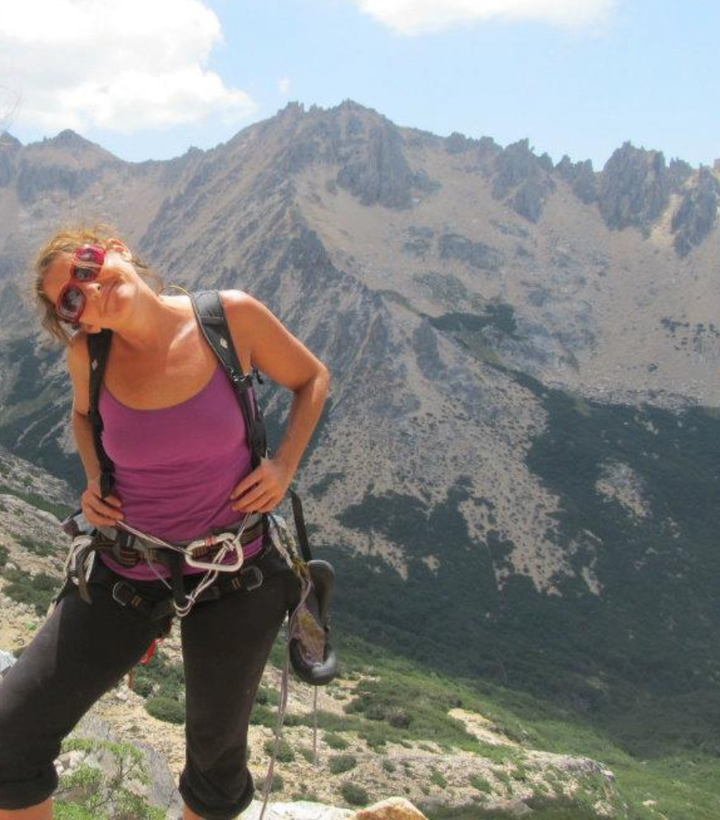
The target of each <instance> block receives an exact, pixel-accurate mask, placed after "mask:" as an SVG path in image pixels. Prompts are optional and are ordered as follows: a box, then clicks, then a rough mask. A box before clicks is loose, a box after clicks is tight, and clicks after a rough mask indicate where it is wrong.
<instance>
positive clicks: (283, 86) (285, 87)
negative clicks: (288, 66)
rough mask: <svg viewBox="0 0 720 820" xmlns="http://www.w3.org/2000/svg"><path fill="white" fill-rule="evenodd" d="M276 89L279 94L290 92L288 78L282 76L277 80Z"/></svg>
mask: <svg viewBox="0 0 720 820" xmlns="http://www.w3.org/2000/svg"><path fill="white" fill-rule="evenodd" d="M278 91H279V92H280V93H281V94H289V93H290V80H289V79H288V78H287V77H283V79H282V80H278Z"/></svg>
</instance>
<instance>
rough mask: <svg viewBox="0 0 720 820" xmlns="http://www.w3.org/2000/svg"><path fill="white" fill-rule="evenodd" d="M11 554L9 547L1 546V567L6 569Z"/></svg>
mask: <svg viewBox="0 0 720 820" xmlns="http://www.w3.org/2000/svg"><path fill="white" fill-rule="evenodd" d="M9 555H10V553H9V552H8V548H7V547H3V546H0V567H4V566H5V564H7V559H8V556H9Z"/></svg>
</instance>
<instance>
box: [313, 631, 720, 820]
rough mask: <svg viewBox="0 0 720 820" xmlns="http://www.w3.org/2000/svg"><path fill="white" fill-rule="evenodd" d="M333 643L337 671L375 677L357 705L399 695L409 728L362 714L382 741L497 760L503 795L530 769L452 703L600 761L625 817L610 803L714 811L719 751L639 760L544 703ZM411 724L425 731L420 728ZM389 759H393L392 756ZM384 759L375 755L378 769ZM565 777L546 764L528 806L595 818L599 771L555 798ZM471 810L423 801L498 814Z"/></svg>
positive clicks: (650, 816)
mask: <svg viewBox="0 0 720 820" xmlns="http://www.w3.org/2000/svg"><path fill="white" fill-rule="evenodd" d="M338 645H339V646H341V647H342V653H343V661H344V664H345V668H347V669H348V670H349V671H353V672H358V673H361V674H365V675H371V676H372V678H373V679H365V680H361V681H360V683H359V684H358V688H357V697H358V698H359V699H361V700H362V701H364V702H365V703H368V701H372V700H373V699H376V700H377V702H376V704H375V707H374V709H373V710H372V711H373V712H375V711H379V712H382V710H383V709H385V708H387V706H388V705H389V704H391V703H394V702H395V700H394V698H399V697H402V698H403V700H404V701H405V704H406V708H407V709H408V711H409V714H410V715H411V718H412V720H411V727H412V728H411V729H410V730H402V729H397V728H394V727H391V726H389V724H387V723H386V722H385V721H367V719H365V721H366V722H367V723H369V724H370V725H380V726H384V727H385V730H384V731H385V733H386V739H387V741H388V742H393V743H399V744H400V745H406V746H408V748H410V747H411V746H412V744H411V743H409V742H408V738H410V737H415V742H416V745H417V743H418V742H419V739H420V738H423V737H424V739H425V740H427V739H432V740H433V741H434V742H436V743H441V744H442V745H446V746H449V747H450V748H451V749H463V750H467V751H474V752H476V753H478V754H480V755H482V756H484V757H486V759H488V760H489V761H491V762H492V763H493V764H495V766H496V767H498V768H495V769H494V777H495V778H497V779H498V780H499V781H501V782H502V783H504V785H505V787H506V788H507V790H508V793H510V792H511V790H513V789H517V788H519V785H520V784H523V787H524V784H526V783H527V782H528V780H529V779H530V774H529V764H528V763H527V762H526V761H525V757H524V751H523V749H519V748H516V747H512V746H493V745H490V744H487V743H482V742H480V741H478V740H476V739H475V738H474V737H472V736H470V735H468V734H467V732H465V730H464V727H463V725H462V724H461V723H460V722H458V721H454V720H452V719H450V718H448V716H447V712H448V711H449V710H450V709H452V708H457V707H459V708H462V709H465V710H468V711H470V712H476V713H479V714H481V715H483V717H485V718H486V719H488V720H489V721H490V722H491V723H492V724H493V725H494V726H495V727H496V731H498V732H499V733H501V734H503V735H505V736H506V737H508V738H509V739H511V740H515V741H517V742H520V743H522V744H523V745H525V746H526V747H528V748H534V749H541V750H545V751H548V752H554V753H557V754H569V755H573V756H577V757H590V758H592V759H594V760H596V761H599V762H600V764H601V765H602V766H603V767H607V769H608V770H610V771H612V772H613V774H614V776H615V781H614V783H613V784H612V785H613V788H614V790H615V792H616V793H617V794H618V795H619V797H620V799H621V800H622V801H624V802H625V803H626V804H627V806H628V809H627V814H626V815H625V814H623V813H622V812H620V810H619V809H618V816H619V817H623V818H624V817H627V818H628V820H657V816H658V815H657V814H655V813H653V812H651V811H650V810H649V809H648V808H646V807H645V806H644V805H643V803H644V801H646V800H654V801H656V802H657V806H656V807H655V808H656V809H657V811H658V812H661V813H662V814H664V815H665V816H666V817H668V818H669V820H715V818H716V817H718V816H720V793H718V790H717V782H719V781H720V760H718V758H717V757H714V756H711V755H708V754H707V753H703V752H702V751H696V752H695V753H694V754H689V753H688V754H676V755H672V756H668V757H656V758H650V759H646V758H642V757H639V756H637V755H633V754H630V753H629V752H628V751H627V750H625V749H624V748H623V747H622V745H621V744H619V743H618V742H617V740H616V738H615V737H614V736H613V734H612V733H609V732H607V731H606V730H603V729H601V728H598V727H595V726H593V725H592V723H591V722H589V721H588V720H587V719H583V718H582V717H579V716H578V715H576V714H574V713H573V712H572V711H570V710H568V709H565V708H563V707H560V706H558V705H557V704H554V703H552V702H550V701H544V700H540V699H538V698H535V697H534V696H532V695H529V694H527V693H523V692H518V691H512V690H510V689H508V688H506V687H500V686H496V685H494V684H493V683H490V682H487V681H486V682H479V681H474V680H469V679H468V680H466V681H465V682H462V681H460V680H454V679H451V678H448V677H444V676H441V675H439V674H437V673H433V672H431V671H428V670H426V669H423V668H421V667H420V666H417V665H415V664H413V663H412V662H409V661H407V660H405V659H403V658H401V657H399V656H398V655H397V654H391V653H387V652H384V651H383V650H382V649H381V648H378V647H377V646H376V645H372V644H368V643H366V642H364V641H361V640H358V639H356V638H351V637H345V638H343V637H342V636H340V640H339V644H338ZM398 693H401V695H400V694H398ZM368 705H369V704H368ZM344 720H345V721H347V723H346V724H345V727H344V728H345V730H350V729H352V730H353V731H361V726H362V720H363V717H362V712H357V711H352V712H351V714H349V715H347V716H346V717H345V718H344ZM342 721H343V718H342V716H329V715H328V716H321V722H327V723H333V724H334V728H335V729H336V730H337V731H342V730H343V727H342V726H341V722H342ZM419 726H424V727H425V728H424V729H423V730H422V731H421V730H420V729H419V728H418V727H419ZM387 762H388V763H390V764H391V765H393V763H392V761H387ZM385 763H386V761H383V767H384V768H385ZM508 763H510V764H512V765H511V767H510V768H509V769H507V770H503V769H501V768H499V767H500V766H505V767H507V764H508ZM401 765H402V767H403V768H404V770H405V776H406V777H413V776H414V775H413V771H412V767H411V765H410V764H409V763H408V762H407V761H402V763H401ZM566 779H567V776H566V775H564V774H563V773H562V772H560V771H558V772H556V773H553V771H552V770H550V771H549V772H548V774H547V777H546V780H547V783H548V784H549V785H550V786H551V787H552V793H551V794H550V796H548V794H546V793H544V791H543V788H538V787H536V789H535V797H534V802H533V806H535V805H537V816H539V817H543V818H546V820H555V818H556V815H555V814H553V811H554V808H553V807H555V806H557V817H558V818H565V819H566V820H576V818H577V820H596V817H597V814H596V813H595V812H593V811H591V808H589V807H591V806H592V805H594V803H595V801H597V800H598V796H599V795H601V794H602V790H603V789H608V788H609V784H608V781H607V780H606V778H605V777H604V776H603V775H602V774H600V773H599V772H598V773H597V774H596V775H587V776H584V777H583V779H582V783H583V789H582V790H581V792H580V793H579V794H577V795H575V796H574V797H573V799H572V801H568V800H567V799H566V798H565V797H564V796H563V794H564V792H563V782H564V781H565V780H566ZM468 781H469V783H470V785H471V786H472V787H473V788H474V789H476V790H477V792H478V799H480V800H481V799H482V795H483V794H489V793H491V792H492V787H491V784H490V782H489V781H488V780H487V779H486V778H484V777H481V776H480V775H471V776H470V777H469V779H468ZM608 794H610V793H609V792H608ZM611 797H612V795H611V796H610V797H608V798H607V800H608V802H612V800H611ZM558 800H559V801H560V803H559V804H558V803H557V801H558ZM421 808H422V807H421ZM473 811H477V813H476V814H474V815H473V814H472V813H469V814H463V813H462V812H458V813H456V814H453V813H452V812H448V813H446V812H445V810H444V809H443V810H441V809H439V808H438V807H437V806H436V805H434V804H433V805H432V806H430V805H429V804H428V806H427V807H426V811H425V813H426V814H427V816H428V817H429V818H430V820H436V818H437V819H438V820H444V818H448V820H450V818H456V817H457V818H460V819H461V820H464V818H466V817H467V818H471V817H472V818H473V820H474V818H475V817H478V818H485V817H487V818H491V817H498V818H499V817H500V815H498V814H482V813H480V812H479V807H477V806H476V807H474V808H473ZM573 812H575V814H573ZM534 816H535V815H533V817H534Z"/></svg>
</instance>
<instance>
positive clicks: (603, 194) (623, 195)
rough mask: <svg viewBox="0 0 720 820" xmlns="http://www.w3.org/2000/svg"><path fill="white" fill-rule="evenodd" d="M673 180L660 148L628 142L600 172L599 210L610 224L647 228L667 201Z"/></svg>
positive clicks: (620, 227) (621, 226) (616, 228)
mask: <svg viewBox="0 0 720 820" xmlns="http://www.w3.org/2000/svg"><path fill="white" fill-rule="evenodd" d="M670 189H671V180H670V175H669V173H668V169H667V166H666V165H665V157H664V156H663V154H662V153H661V152H660V151H646V150H645V149H644V148H635V147H634V146H633V145H631V144H630V143H629V142H626V143H625V144H624V145H623V146H622V148H618V149H617V150H616V151H615V152H614V153H613V155H612V156H611V157H610V159H609V160H608V161H607V163H606V165H605V168H603V171H602V174H601V175H600V184H599V191H598V199H599V204H600V213H601V214H602V216H603V218H604V219H605V222H606V224H607V225H608V227H609V228H612V229H614V230H623V229H624V228H629V227H634V228H639V229H640V230H642V231H643V232H647V231H648V230H649V228H650V226H651V225H652V223H653V222H655V220H657V219H658V218H659V217H660V215H661V214H662V213H663V211H664V210H665V208H666V207H667V205H668V202H669V198H670Z"/></svg>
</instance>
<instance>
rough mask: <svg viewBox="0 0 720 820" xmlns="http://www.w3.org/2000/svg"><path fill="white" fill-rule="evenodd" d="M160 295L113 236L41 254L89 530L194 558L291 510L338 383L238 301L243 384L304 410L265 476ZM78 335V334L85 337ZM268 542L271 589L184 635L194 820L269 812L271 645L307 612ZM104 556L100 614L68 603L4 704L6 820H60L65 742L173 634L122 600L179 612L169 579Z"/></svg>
mask: <svg viewBox="0 0 720 820" xmlns="http://www.w3.org/2000/svg"><path fill="white" fill-rule="evenodd" d="M148 278H149V277H148V271H147V269H146V268H145V266H144V265H142V263H141V262H139V260H136V259H134V258H133V255H132V253H131V252H130V250H129V249H128V248H127V246H126V245H125V244H124V243H123V242H121V241H120V240H118V239H114V238H112V237H111V236H110V235H109V234H108V233H107V232H104V231H102V230H85V229H80V230H71V231H65V232H62V233H60V234H58V235H57V236H55V237H54V238H53V239H52V240H51V241H50V242H49V243H48V245H47V246H46V247H45V248H44V249H43V251H42V252H41V253H40V255H39V257H38V260H37V263H36V295H37V298H38V300H39V303H40V305H41V306H42V307H43V310H44V318H43V324H44V326H45V327H46V328H47V329H48V330H49V331H50V332H51V333H53V334H54V335H55V336H56V337H58V338H60V339H62V340H64V341H66V342H67V345H68V355H67V363H68V370H69V373H70V377H71V380H72V386H73V410H72V428H73V432H74V435H75V441H76V443H77V448H78V451H79V453H80V457H81V459H82V463H83V467H84V469H85V473H86V476H87V488H86V489H85V491H84V492H83V494H82V510H83V513H84V514H85V517H86V518H87V520H88V521H89V522H90V524H92V525H94V526H96V527H104V528H107V527H113V528H115V531H116V532H121V531H122V530H123V527H124V526H125V525H131V526H132V527H133V528H137V530H139V531H142V532H146V533H150V534H151V535H154V536H158V537H160V538H162V539H165V540H167V541H169V542H173V541H185V542H187V541H189V540H191V539H197V538H203V537H205V536H206V535H208V534H209V533H210V532H213V531H218V530H219V529H228V528H231V527H232V526H233V525H235V527H236V528H237V526H238V525H242V524H243V522H246V517H247V520H250V518H255V519H257V515H256V514H258V513H265V512H269V511H271V510H272V509H273V508H275V507H276V506H277V504H278V503H279V502H280V500H281V499H282V498H283V496H284V494H285V492H286V491H287V489H288V487H289V485H290V483H291V481H292V478H293V476H294V474H295V471H296V470H297V467H298V465H299V463H300V459H301V457H302V454H303V452H304V450H305V448H306V447H307V444H308V442H309V440H310V437H311V435H312V432H313V429H314V428H315V426H316V424H317V422H318V419H319V418H320V414H321V411H322V408H323V405H324V403H325V400H326V397H327V392H328V385H329V375H328V371H327V369H326V368H325V367H324V365H323V364H321V362H319V361H318V360H317V359H316V358H315V357H314V356H313V355H312V353H310V352H309V351H308V350H307V348H305V347H304V346H303V345H302V344H301V343H300V342H299V341H298V340H297V339H295V338H294V337H293V336H292V335H291V334H290V333H289V332H288V330H287V329H286V328H285V327H283V325H282V324H281V323H280V322H279V321H278V320H277V319H276V318H275V317H274V316H273V315H272V313H271V312H270V311H269V310H268V309H267V308H265V307H264V306H263V305H262V304H261V303H260V302H258V301H256V300H255V299H253V298H252V297H250V296H248V295H247V294H245V293H242V292H240V291H226V292H224V293H222V294H221V299H222V302H223V304H224V308H225V312H226V315H227V320H228V325H229V328H230V332H231V335H232V340H233V342H234V346H235V349H236V351H237V354H238V357H239V360H240V363H241V364H242V368H243V372H245V373H250V372H251V370H252V368H253V367H257V368H259V369H260V370H262V371H263V372H264V373H266V374H267V375H269V376H270V378H272V379H274V380H275V381H276V382H278V383H279V384H281V385H283V386H285V387H287V388H288V389H290V390H292V391H293V393H294V399H293V403H292V408H291V412H290V417H289V422H288V427H287V430H286V432H285V435H284V438H283V440H282V442H281V444H280V446H279V447H278V448H277V451H276V452H275V454H274V456H273V457H272V458H265V459H263V460H262V462H261V464H260V466H258V467H256V469H254V470H252V469H251V467H250V452H249V447H248V442H247V437H246V435H245V432H246V431H245V424H244V421H243V417H242V414H241V412H240V409H239V407H238V402H237V399H236V397H235V394H234V392H233V390H232V388H231V386H230V384H229V382H228V380H227V379H226V378H225V374H224V372H222V369H221V368H219V367H218V362H217V359H216V358H215V355H214V354H213V352H212V351H211V350H210V348H209V347H208V345H207V343H206V342H205V341H204V339H203V335H202V333H201V329H200V328H199V326H198V323H197V321H196V319H195V316H194V313H193V308H192V305H191V302H190V299H189V297H187V296H166V295H163V294H158V293H156V292H155V290H154V289H153V288H152V287H151V286H150V284H149V282H148ZM63 321H64V322H65V323H67V322H72V323H73V324H74V325H75V326H76V328H77V327H79V332H77V333H76V334H75V335H73V336H72V337H70V335H69V334H68V332H67V330H66V329H65V328H66V327H67V324H65V325H63ZM101 330H110V331H112V345H111V348H110V353H109V358H108V361H107V366H106V370H105V380H104V385H103V389H102V391H101V394H100V401H99V409H100V413H101V415H102V418H103V422H104V432H103V445H104V447H105V449H106V451H107V452H108V455H109V456H110V458H111V459H112V460H113V462H114V466H115V478H116V483H115V490H114V491H113V493H112V495H109V496H107V497H105V498H103V497H102V494H101V492H100V482H99V476H100V473H101V469H100V463H99V461H98V454H97V452H96V448H95V446H94V443H93V432H92V426H91V423H90V420H89V416H88V412H89V408H90V400H89V373H90V356H89V353H88V337H89V335H90V334H95V333H98V332H100V331H101ZM112 531H113V530H110V532H112ZM255 533H256V536H257V530H256V531H255ZM266 542H267V536H265V537H264V536H263V535H262V534H260V535H259V537H255V538H254V540H251V541H247V539H246V540H245V541H243V545H242V550H243V553H244V557H245V560H244V564H243V570H242V571H245V570H247V568H248V567H252V565H253V563H255V564H257V565H258V566H259V567H261V568H262V572H261V573H259V577H260V578H261V580H262V583H261V584H260V585H259V586H257V585H256V587H255V588H253V589H251V590H248V589H244V588H243V589H240V591H239V592H237V593H234V594H227V595H223V596H222V597H220V598H218V599H217V600H211V601H204V602H199V603H197V604H196V605H195V606H194V607H193V608H192V610H191V611H190V612H189V614H188V615H187V616H186V617H184V618H183V619H182V621H181V635H182V647H183V659H184V666H185V678H186V711H187V716H186V741H187V753H186V765H185V769H184V771H183V773H182V775H181V778H180V793H181V795H182V797H183V800H184V803H185V805H184V813H183V818H184V819H185V820H190V819H191V818H204V820H230V818H234V817H236V816H237V815H238V814H239V813H240V812H241V811H242V810H243V809H245V807H246V806H247V805H249V803H250V801H251V799H252V795H253V783H252V778H251V776H250V773H249V771H248V769H247V729H248V723H249V717H250V711H251V709H252V704H253V700H254V698H255V694H256V692H257V688H258V685H259V682H260V677H261V675H262V671H263V668H264V666H265V662H266V660H267V657H268V654H269V652H270V648H271V646H272V643H273V641H274V639H275V637H276V634H277V632H278V629H279V627H280V625H281V623H282V621H283V619H284V617H285V614H286V612H287V610H288V608H289V607H290V606H291V605H292V603H293V602H294V601H296V600H297V598H298V583H297V581H296V579H295V577H294V576H293V574H292V573H291V572H290V571H289V570H288V569H287V566H286V565H285V564H284V563H283V562H282V561H277V560H274V559H275V558H276V557H277V556H273V554H272V553H274V550H273V549H272V547H271V546H270V545H269V544H268V543H266ZM100 555H101V560H96V561H95V566H94V568H93V570H92V574H91V576H90V578H89V590H90V591H91V594H92V604H91V605H88V604H87V603H86V602H85V601H83V600H81V599H80V597H79V595H78V591H77V590H76V589H75V588H72V589H71V591H70V592H69V593H68V594H66V595H64V596H63V597H62V598H61V600H60V601H59V602H58V604H57V606H56V608H55V610H54V611H53V613H52V615H51V616H50V617H49V618H48V620H47V621H46V623H45V624H44V626H43V627H42V629H41V630H40V631H39V633H38V635H37V636H36V638H35V639H34V640H33V642H32V643H31V645H30V646H29V647H28V648H27V649H26V650H25V652H23V654H22V656H21V657H20V659H19V661H18V662H17V663H16V664H15V666H14V667H13V668H12V670H11V671H10V673H9V674H8V675H7V677H6V678H5V680H4V681H3V683H2V686H1V687H0V820H10V818H23V820H45V818H50V817H52V802H51V798H50V795H51V794H52V792H53V791H54V789H55V787H56V786H57V776H56V774H55V770H54V767H53V760H54V759H55V758H56V757H57V755H58V754H59V750H60V743H61V741H62V739H63V738H64V737H65V736H66V735H67V734H68V733H69V732H70V731H71V730H72V728H73V727H74V726H75V724H76V723H77V721H78V720H79V719H80V717H81V716H82V715H83V714H84V713H85V712H86V711H87V710H88V709H89V707H90V706H91V705H92V704H93V703H94V702H95V701H96V700H97V699H98V698H99V697H100V696H101V695H102V694H103V693H104V692H106V691H108V690H109V689H111V688H112V687H113V686H114V685H115V684H116V683H117V682H118V681H119V680H120V679H121V678H122V677H123V675H124V674H126V673H127V672H128V670H130V669H131V668H132V667H133V666H134V665H135V664H136V663H137V662H138V661H139V660H140V658H141V657H142V656H143V654H144V653H145V652H146V650H147V648H148V645H149V644H150V643H151V642H152V640H153V639H155V638H156V637H158V636H159V635H161V634H163V632H165V631H166V630H167V628H168V620H167V619H165V620H164V621H163V622H158V620H157V619H153V618H150V617H148V616H147V614H144V613H142V612H139V611H136V610H133V608H132V607H129V606H123V605H122V603H120V602H119V601H118V596H116V597H113V590H115V589H116V588H117V587H118V582H119V581H123V582H124V583H131V584H132V585H133V589H135V590H137V591H138V594H142V596H143V597H144V599H147V600H150V601H159V600H161V599H166V598H167V597H168V594H169V593H168V589H167V587H168V581H167V579H168V577H169V572H168V570H167V567H166V566H164V565H162V564H160V563H157V564H154V563H151V562H149V561H143V562H141V563H138V564H137V566H136V567H135V568H133V569H128V568H127V567H125V566H122V565H120V564H118V563H117V562H116V561H114V560H113V559H112V558H111V557H108V556H107V555H106V554H105V553H101V554H100ZM183 572H184V573H185V576H184V582H185V586H186V589H188V590H192V589H193V588H194V586H196V585H197V584H198V582H199V581H200V579H201V578H202V577H203V571H202V570H198V569H197V568H194V567H190V566H187V565H186V566H185V567H184V568H183ZM224 574H225V575H226V574H227V573H224Z"/></svg>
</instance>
